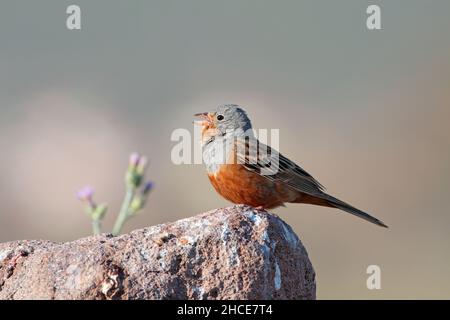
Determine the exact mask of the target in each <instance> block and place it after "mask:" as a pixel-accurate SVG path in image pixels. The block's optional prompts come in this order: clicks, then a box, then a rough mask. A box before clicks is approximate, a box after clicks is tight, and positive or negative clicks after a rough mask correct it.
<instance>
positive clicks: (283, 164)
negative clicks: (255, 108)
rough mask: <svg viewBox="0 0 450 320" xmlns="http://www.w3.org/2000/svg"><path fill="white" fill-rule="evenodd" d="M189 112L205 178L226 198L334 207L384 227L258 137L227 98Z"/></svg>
mask: <svg viewBox="0 0 450 320" xmlns="http://www.w3.org/2000/svg"><path fill="white" fill-rule="evenodd" d="M194 116H195V117H197V118H198V119H199V120H200V122H199V124H200V125H201V144H202V152H203V161H204V162H205V164H206V169H207V173H208V177H209V180H210V181H211V184H212V185H213V186H214V188H215V190H216V191H217V192H218V193H219V194H220V195H222V196H223V197H224V198H225V199H227V200H229V201H231V202H233V203H236V204H246V205H250V206H252V207H255V208H257V209H259V210H265V209H273V208H276V207H279V206H284V204H285V203H306V204H313V205H319V206H325V207H331V208H337V209H341V210H343V211H345V212H348V213H351V214H353V215H355V216H357V217H360V218H362V219H365V220H367V221H369V222H372V223H374V224H376V225H378V226H382V227H385V228H387V225H385V224H384V223H383V222H382V221H380V220H378V219H376V218H374V217H372V216H371V215H369V214H367V213H365V212H363V211H361V210H359V209H356V208H355V207H353V206H351V205H349V204H348V203H346V202H344V201H341V200H339V199H337V198H335V197H333V196H331V195H329V194H327V193H325V189H324V187H323V186H322V185H321V184H320V183H319V182H318V181H317V180H316V179H314V178H313V177H312V176H311V175H310V174H309V173H308V172H306V171H305V170H303V169H302V168H301V167H300V166H298V165H297V164H295V163H294V162H293V161H291V160H289V159H288V158H286V157H285V156H283V155H282V154H280V153H279V152H278V151H276V150H275V149H273V148H270V147H269V146H267V145H265V144H263V143H261V142H259V141H258V140H257V138H256V137H255V136H254V134H253V130H252V124H251V122H250V119H249V118H248V116H247V113H246V112H245V111H244V110H243V109H242V107H240V106H238V105H235V104H226V105H221V106H219V107H217V108H216V109H215V110H213V111H211V112H204V113H197V114H195V115H194Z"/></svg>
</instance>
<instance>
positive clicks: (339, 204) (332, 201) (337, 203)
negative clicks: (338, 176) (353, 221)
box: [321, 194, 388, 228]
mask: <svg viewBox="0 0 450 320" xmlns="http://www.w3.org/2000/svg"><path fill="white" fill-rule="evenodd" d="M321 198H322V199H323V200H325V201H326V202H327V205H328V206H330V207H334V208H337V209H341V210H343V211H345V212H348V213H351V214H353V215H355V216H357V217H360V218H362V219H364V220H367V221H369V222H372V223H374V224H376V225H378V226H380V227H384V228H388V226H387V225H386V224H385V223H384V222H383V221H381V220H378V219H377V218H375V217H372V216H371V215H370V214H368V213H365V212H364V211H361V210H359V209H356V208H355V207H353V206H351V205H349V204H348V203H345V202H344V201H341V200H339V199H337V198H335V197H332V196H330V195H328V194H323V197H321Z"/></svg>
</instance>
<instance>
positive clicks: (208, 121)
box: [194, 112, 214, 125]
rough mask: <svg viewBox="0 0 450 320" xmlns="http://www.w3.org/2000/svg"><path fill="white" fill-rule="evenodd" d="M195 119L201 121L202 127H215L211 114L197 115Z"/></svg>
mask: <svg viewBox="0 0 450 320" xmlns="http://www.w3.org/2000/svg"><path fill="white" fill-rule="evenodd" d="M194 117H196V118H198V119H199V120H200V121H201V124H202V125H213V124H214V122H213V115H212V114H211V113H209V112H203V113H196V114H194Z"/></svg>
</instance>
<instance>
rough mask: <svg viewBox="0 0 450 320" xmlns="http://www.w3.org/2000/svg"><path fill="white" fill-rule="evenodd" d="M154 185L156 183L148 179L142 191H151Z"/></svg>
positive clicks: (145, 192) (144, 192)
mask: <svg viewBox="0 0 450 320" xmlns="http://www.w3.org/2000/svg"><path fill="white" fill-rule="evenodd" d="M154 186H155V184H154V183H153V182H152V181H147V182H146V183H145V186H144V189H143V190H142V193H143V194H147V193H149V192H150V191H151V190H152V189H153V187H154Z"/></svg>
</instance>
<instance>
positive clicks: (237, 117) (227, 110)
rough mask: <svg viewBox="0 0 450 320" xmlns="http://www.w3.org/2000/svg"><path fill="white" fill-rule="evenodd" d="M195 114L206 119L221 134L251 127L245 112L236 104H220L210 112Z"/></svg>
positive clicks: (244, 130)
mask: <svg viewBox="0 0 450 320" xmlns="http://www.w3.org/2000/svg"><path fill="white" fill-rule="evenodd" d="M195 116H197V117H201V118H203V119H204V120H206V121H208V122H209V123H210V124H211V125H212V126H213V127H215V128H217V129H218V131H219V132H220V134H221V135H223V136H224V135H226V134H227V133H231V132H234V131H237V130H239V131H243V132H246V131H247V130H249V129H251V128H252V124H251V122H250V119H249V118H248V116H247V113H246V112H245V111H244V109H242V108H241V107H240V106H238V105H236V104H224V105H220V106H218V107H217V108H215V109H213V110H212V111H210V112H205V113H198V114H196V115H195Z"/></svg>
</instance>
